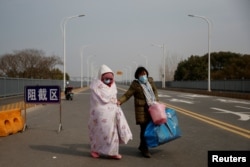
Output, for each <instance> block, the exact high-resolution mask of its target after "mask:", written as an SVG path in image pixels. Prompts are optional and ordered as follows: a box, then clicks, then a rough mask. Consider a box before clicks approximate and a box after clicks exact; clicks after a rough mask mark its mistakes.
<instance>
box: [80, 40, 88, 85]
mask: <svg viewBox="0 0 250 167" xmlns="http://www.w3.org/2000/svg"><path fill="white" fill-rule="evenodd" d="M86 47H88V45H84V46H82V49H81V88H82V87H83V50H84V49H85V48H86Z"/></svg>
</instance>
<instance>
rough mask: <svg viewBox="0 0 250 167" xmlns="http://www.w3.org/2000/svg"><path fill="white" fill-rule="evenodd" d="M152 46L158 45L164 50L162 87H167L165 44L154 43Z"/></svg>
mask: <svg viewBox="0 0 250 167" xmlns="http://www.w3.org/2000/svg"><path fill="white" fill-rule="evenodd" d="M152 46H156V47H160V48H162V50H163V63H162V66H163V67H162V70H163V74H162V88H165V87H166V83H165V82H166V56H165V45H164V44H163V45H155V44H152Z"/></svg>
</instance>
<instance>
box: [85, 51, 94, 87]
mask: <svg viewBox="0 0 250 167" xmlns="http://www.w3.org/2000/svg"><path fill="white" fill-rule="evenodd" d="M91 57H95V55H90V56H88V58H87V71H88V84H87V85H88V86H89V80H90V75H91V74H90V72H91V70H90V68H91V66H90V65H89V60H90V58H91Z"/></svg>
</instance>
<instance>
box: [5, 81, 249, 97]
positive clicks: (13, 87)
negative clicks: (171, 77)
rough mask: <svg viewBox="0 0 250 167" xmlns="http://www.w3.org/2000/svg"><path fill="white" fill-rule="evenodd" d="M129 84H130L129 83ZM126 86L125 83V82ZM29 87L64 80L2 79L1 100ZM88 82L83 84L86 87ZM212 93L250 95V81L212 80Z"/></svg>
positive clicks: (174, 84) (173, 84)
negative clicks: (222, 92) (227, 92)
mask: <svg viewBox="0 0 250 167" xmlns="http://www.w3.org/2000/svg"><path fill="white" fill-rule="evenodd" d="M69 83H70V86H72V87H74V88H79V87H81V82H80V81H69ZM128 83H129V82H128ZM123 84H124V82H123ZM155 84H156V86H157V87H158V88H161V84H162V83H161V81H156V82H155ZM27 85H58V86H60V88H61V89H62V88H63V81H62V80H49V79H27V78H8V77H0V98H3V97H8V96H15V95H21V94H23V93H24V87H25V86H27ZM86 85H87V82H86V81H84V82H83V86H86ZM166 88H181V89H196V90H207V81H167V82H166ZM211 90H212V91H229V92H240V93H250V80H244V79H242V80H212V81H211Z"/></svg>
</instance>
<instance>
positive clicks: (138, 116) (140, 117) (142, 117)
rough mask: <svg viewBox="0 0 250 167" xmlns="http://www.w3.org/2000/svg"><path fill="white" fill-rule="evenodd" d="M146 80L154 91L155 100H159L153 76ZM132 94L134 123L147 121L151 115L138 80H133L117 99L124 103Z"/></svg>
mask: <svg viewBox="0 0 250 167" xmlns="http://www.w3.org/2000/svg"><path fill="white" fill-rule="evenodd" d="M148 81H149V83H150V85H151V87H152V89H153V91H154V94H155V98H156V101H159V98H158V93H157V89H156V86H155V84H154V81H153V78H151V77H149V78H148ZM132 96H134V106H135V120H136V124H143V123H147V122H148V121H149V120H151V116H150V114H149V112H148V105H147V101H146V97H145V95H144V93H143V88H142V87H141V85H140V83H139V81H138V80H134V81H133V82H132V83H131V85H130V87H129V89H128V90H127V92H126V93H124V95H122V96H121V97H120V98H119V99H118V100H119V101H120V103H121V104H122V103H124V102H126V101H127V100H129V98H130V97H132Z"/></svg>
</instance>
